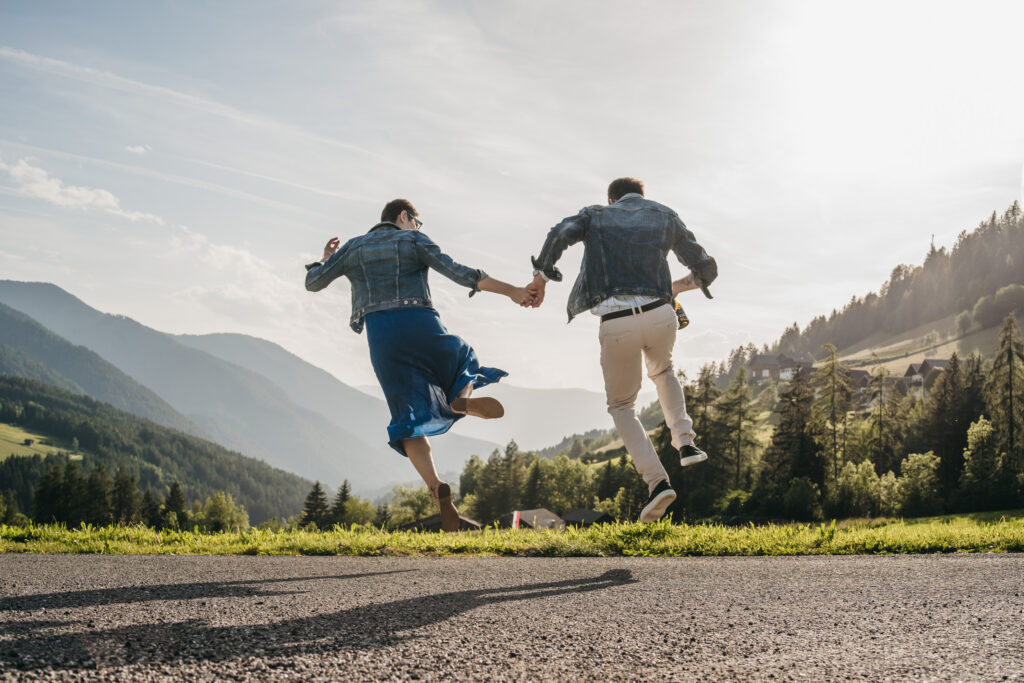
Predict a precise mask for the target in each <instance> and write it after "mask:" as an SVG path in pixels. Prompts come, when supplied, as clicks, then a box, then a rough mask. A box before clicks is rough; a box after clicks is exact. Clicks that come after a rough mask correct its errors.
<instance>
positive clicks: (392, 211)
mask: <svg viewBox="0 0 1024 683" xmlns="http://www.w3.org/2000/svg"><path fill="white" fill-rule="evenodd" d="M403 211H408V212H409V215H410V216H419V215H420V212H419V211H417V210H416V207H415V206H413V205H412V202H410V201H409V200H408V199H392V200H391V201H390V202H388V203H387V204H385V205H384V210H383V211H381V212H380V220H381V221H382V222H387V223H394V222H395V221H397V220H398V214H400V213H402V212H403Z"/></svg>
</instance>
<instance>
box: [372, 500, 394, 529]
mask: <svg viewBox="0 0 1024 683" xmlns="http://www.w3.org/2000/svg"><path fill="white" fill-rule="evenodd" d="M390 522H391V511H390V510H388V506H387V505H378V506H377V515H376V516H375V517H374V518H373V525H374V526H375V527H378V528H380V529H386V528H387V526H388V524H389V523H390Z"/></svg>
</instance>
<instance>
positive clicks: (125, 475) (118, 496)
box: [110, 466, 140, 524]
mask: <svg viewBox="0 0 1024 683" xmlns="http://www.w3.org/2000/svg"><path fill="white" fill-rule="evenodd" d="M139 497H140V496H139V484H138V482H137V481H136V480H135V477H133V476H132V475H131V474H130V473H129V472H128V470H127V468H125V467H124V466H122V467H119V468H117V474H116V475H115V476H114V489H113V492H112V493H111V496H110V503H111V507H112V511H113V514H114V523H115V524H134V523H135V522H136V521H138V518H139Z"/></svg>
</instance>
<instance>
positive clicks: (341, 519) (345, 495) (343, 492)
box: [329, 479, 352, 526]
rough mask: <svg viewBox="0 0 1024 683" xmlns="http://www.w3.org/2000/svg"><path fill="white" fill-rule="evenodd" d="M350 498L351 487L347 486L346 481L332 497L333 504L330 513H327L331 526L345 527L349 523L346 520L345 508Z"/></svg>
mask: <svg viewBox="0 0 1024 683" xmlns="http://www.w3.org/2000/svg"><path fill="white" fill-rule="evenodd" d="M351 497H352V486H351V485H349V483H348V479H346V480H345V481H343V482H342V483H341V486H340V487H339V488H338V493H337V494H335V496H334V504H333V505H332V506H331V511H330V513H329V517H330V523H331V524H337V525H339V526H345V525H346V524H348V523H349V521H348V519H347V518H346V509H345V506H346V505H348V501H349V499H350V498H351Z"/></svg>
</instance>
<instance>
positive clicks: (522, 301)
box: [508, 287, 533, 308]
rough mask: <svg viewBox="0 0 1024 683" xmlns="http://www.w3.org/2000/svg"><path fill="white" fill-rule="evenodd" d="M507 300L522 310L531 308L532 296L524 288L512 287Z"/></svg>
mask: <svg viewBox="0 0 1024 683" xmlns="http://www.w3.org/2000/svg"><path fill="white" fill-rule="evenodd" d="M508 298H509V299H512V301H514V302H515V303H517V304H519V305H520V306H522V307H523V308H529V307H530V306H533V294H531V293H530V290H528V289H527V288H526V287H513V288H512V291H510V292H509V293H508Z"/></svg>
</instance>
